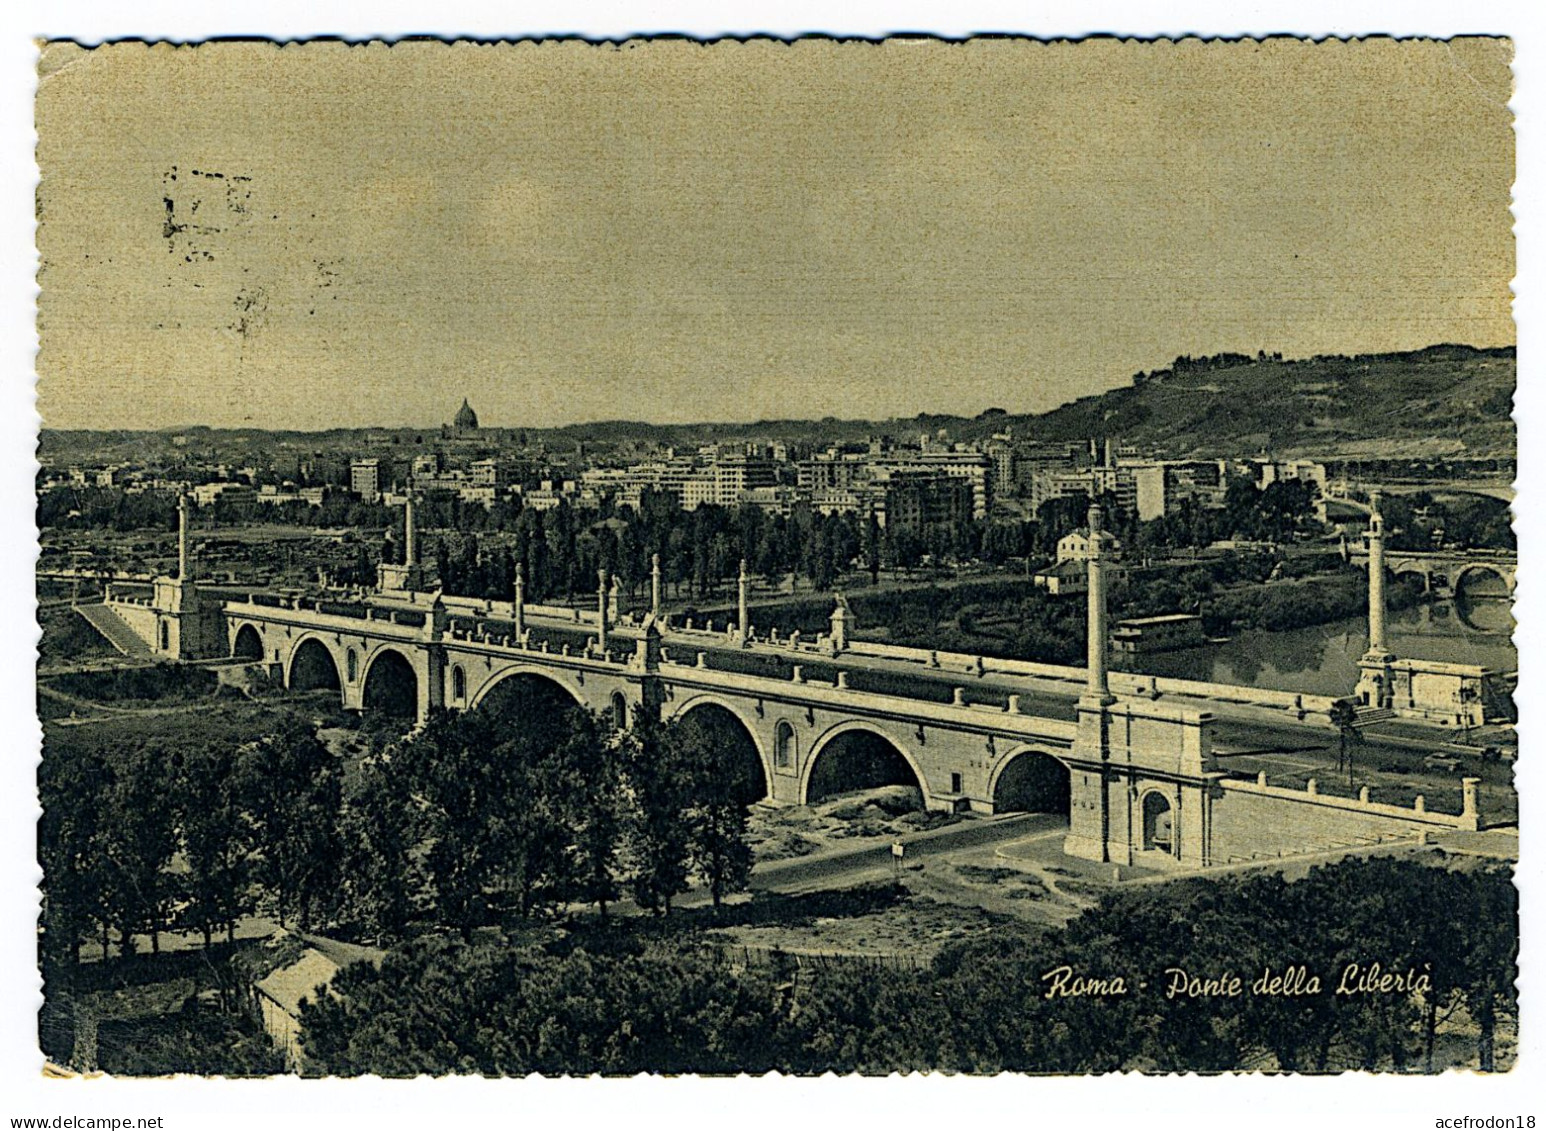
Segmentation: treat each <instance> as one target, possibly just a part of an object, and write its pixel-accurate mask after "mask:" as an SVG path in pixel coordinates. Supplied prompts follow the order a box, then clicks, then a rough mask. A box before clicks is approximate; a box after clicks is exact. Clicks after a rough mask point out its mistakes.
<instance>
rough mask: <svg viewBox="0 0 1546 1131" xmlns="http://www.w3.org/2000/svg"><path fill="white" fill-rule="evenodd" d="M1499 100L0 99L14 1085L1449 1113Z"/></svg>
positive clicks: (169, 67) (938, 83) (1260, 53)
mask: <svg viewBox="0 0 1546 1131" xmlns="http://www.w3.org/2000/svg"><path fill="white" fill-rule="evenodd" d="M1512 60H1513V45H1512V43H1511V42H1510V41H1509V40H1508V39H1506V38H1500V37H1486V36H1477V37H1459V38H1452V39H1448V40H1434V39H1393V38H1378V37H1376V38H1368V39H1359V40H1351V41H1341V40H1322V41H1311V40H1306V39H1296V38H1287V37H1282V38H1269V39H1264V40H1224V41H1203V40H1197V39H1183V40H1167V39H1158V40H1119V39H1114V38H1095V39H1086V40H1073V41H1046V42H1044V41H1038V40H1033V39H1026V38H1013V37H981V38H973V39H967V40H965V41H961V42H945V41H941V40H935V39H929V38H926V37H902V38H892V39H886V40H881V41H837V40H829V39H803V40H796V41H793V42H783V41H775V40H759V39H752V40H748V41H721V42H709V43H704V42H694V41H689V40H682V39H653V40H652V39H640V40H633V41H628V42H618V43H591V42H584V41H578V40H569V41H548V42H508V43H473V42H442V41H405V42H398V43H396V44H392V45H388V44H385V43H359V44H350V43H344V42H326V41H310V42H297V43H289V44H286V45H283V46H280V45H276V44H273V43H268V42H240V41H227V42H209V43H204V44H198V45H173V44H167V43H150V44H147V43H140V42H119V43H110V44H106V45H101V46H96V47H85V46H81V45H77V44H75V43H72V42H64V41H55V42H47V43H43V44H41V45H40V47H39V58H38V64H37V67H38V85H37V94H36V103H35V120H36V130H37V150H36V153H37V163H38V168H39V176H40V181H39V185H38V190H37V230H36V240H37V247H38V253H39V262H40V270H39V274H38V286H39V289H40V293H39V297H38V326H39V337H40V353H39V355H38V359H37V371H38V411H39V413H40V415H41V417H42V431H41V436H40V439H39V446H38V463H39V470H38V473H37V479H36V515H37V526H38V532H39V533H38V537H39V556H38V559H37V603H38V619H39V622H40V625H41V633H42V635H41V641H40V643H39V646H38V653H37V661H36V662H37V709H38V712H39V715H40V719H41V726H42V733H43V753H42V759H41V762H40V764H39V767H38V770H37V786H38V791H39V795H40V798H41V805H42V817H41V822H40V824H39V826H38V837H37V852H38V865H39V868H40V870H41V871H40V874H41V892H42V899H41V919H40V922H39V935H38V938H39V946H38V962H39V969H40V973H41V977H42V980H43V987H44V992H43V1007H42V1010H41V1013H40V1014H39V1018H38V1025H37V1042H38V1045H39V1047H40V1048H41V1051H42V1054H43V1056H44V1057H45V1058H46V1060H47V1062H48V1064H49V1065H50V1066H51V1069H50V1070H51V1071H56V1072H58V1073H59V1074H61V1075H66V1076H72V1075H89V1074H96V1073H102V1074H107V1075H110V1076H130V1077H137V1076H166V1075H171V1074H178V1073H191V1074H195V1075H205V1076H215V1075H219V1076H269V1075H276V1074H284V1073H295V1074H300V1075H303V1076H308V1077H317V1076H336V1077H358V1076H381V1077H404V1076H419V1075H426V1074H427V1075H430V1076H441V1075H446V1074H471V1075H479V1076H486V1077H508V1076H524V1075H529V1074H534V1073H535V1074H543V1075H550V1076H582V1075H593V1074H600V1075H634V1074H640V1073H646V1074H689V1073H690V1074H705V1075H726V1074H730V1075H733V1074H740V1073H751V1074H764V1073H779V1074H786V1075H792V1076H810V1075H816V1074H822V1073H827V1072H835V1073H839V1074H852V1073H858V1074H867V1075H885V1074H890V1073H895V1072H903V1073H906V1072H939V1073H955V1074H973V1075H975V1074H994V1073H1002V1072H1009V1073H1021V1074H1037V1075H1045V1074H1060V1075H1093V1074H1101V1073H1109V1072H1119V1071H1121V1072H1138V1073H1145V1074H1173V1073H1201V1074H1220V1073H1237V1072H1244V1073H1260V1074H1336V1073H1344V1072H1350V1071H1359V1072H1369V1073H1378V1074H1419V1075H1422V1074H1439V1073H1446V1072H1450V1071H1451V1070H1457V1069H1459V1070H1470V1071H1472V1072H1476V1073H1482V1074H1490V1073H1507V1072H1509V1071H1510V1069H1512V1068H1513V1067H1514V1066H1515V1063H1516V1059H1517V1055H1518V1048H1519V1044H1518V1042H1519V1036H1520V1033H1519V1016H1518V1008H1517V996H1516V990H1515V983H1516V976H1517V973H1518V970H1517V966H1518V961H1517V960H1518V953H1519V938H1520V931H1519V897H1518V894H1517V889H1516V887H1515V883H1514V867H1515V863H1516V861H1517V859H1518V855H1519V850H1518V844H1519V838H1518V831H1519V804H1518V798H1517V795H1516V791H1515V788H1514V766H1515V762H1516V759H1517V758H1518V755H1519V746H1518V742H1517V740H1516V734H1515V729H1514V724H1515V721H1516V714H1515V705H1514V692H1515V683H1516V678H1517V672H1518V669H1519V663H1518V660H1517V656H1516V651H1515V647H1514V643H1513V626H1514V621H1513V616H1512V608H1513V604H1512V602H1513V595H1514V592H1515V583H1516V574H1517V571H1518V567H1519V562H1518V555H1517V552H1516V543H1515V534H1514V528H1513V526H1512V523H1511V512H1510V508H1511V504H1512V503H1513V501H1514V481H1515V476H1516V455H1517V444H1516V432H1515V426H1514V421H1513V418H1512V410H1513V404H1514V395H1515V386H1516V379H1517V370H1516V357H1515V326H1514V321H1513V318H1512V314H1511V305H1510V304H1511V293H1510V281H1511V279H1512V278H1513V276H1514V267H1515V255H1514V241H1513V234H1512V224H1513V218H1512V216H1511V213H1510V200H1511V198H1510V193H1511V189H1512V186H1513V181H1514V133H1513V128H1514V121H1513V116H1512V114H1511V112H1510V109H1509V102H1510V98H1511V95H1512V76H1511V72H1510V66H1511V63H1512ZM1526 1114H1529V1113H1526ZM1510 1118H1512V1116H1510ZM1519 1118H1520V1119H1523V1118H1524V1116H1523V1115H1521V1116H1520V1117H1519ZM1531 1118H1532V1120H1533V1116H1531ZM1414 1125H1415V1124H1414ZM1533 1125H1534V1124H1533V1122H1531V1123H1530V1124H1529V1126H1533ZM1473 1126H1479V1125H1476V1124H1473ZM1495 1126H1498V1127H1502V1126H1504V1124H1496V1125H1495ZM1509 1126H1518V1127H1525V1126H1526V1124H1525V1123H1523V1122H1520V1123H1518V1124H1511V1125H1509Z"/></svg>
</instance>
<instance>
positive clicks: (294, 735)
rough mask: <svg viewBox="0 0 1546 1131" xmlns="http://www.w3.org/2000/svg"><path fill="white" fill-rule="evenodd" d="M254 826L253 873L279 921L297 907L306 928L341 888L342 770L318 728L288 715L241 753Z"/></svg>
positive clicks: (244, 795)
mask: <svg viewBox="0 0 1546 1131" xmlns="http://www.w3.org/2000/svg"><path fill="white" fill-rule="evenodd" d="M238 772H239V774H240V775H241V792H242V801H243V803H244V806H245V808H246V812H247V819H248V821H249V823H250V825H251V828H252V835H253V847H254V849H255V859H254V862H253V863H254V875H255V878H256V879H257V880H258V881H259V882H260V883H262V884H263V885H264V886H265V887H267V888H268V890H269V891H270V892H271V893H272V895H273V897H274V906H275V911H276V914H277V917H278V919H279V923H280V925H281V926H283V925H284V924H285V923H286V921H287V915H288V913H289V912H290V911H291V910H294V912H295V913H296V916H297V918H298V919H299V920H300V925H301V927H302V929H306V928H307V927H309V925H310V923H311V919H312V913H313V911H314V910H316V908H317V906H318V904H319V903H320V902H321V901H322V900H323V899H325V898H326V897H328V896H330V895H332V894H333V893H334V892H336V890H337V882H338V874H339V872H338V870H339V865H340V862H341V857H342V852H343V850H342V844H341V843H340V840H339V832H338V830H339V823H340V806H341V793H340V775H339V767H338V760H337V758H336V757H335V756H334V755H333V754H332V753H330V752H329V751H328V749H327V747H326V746H325V745H323V743H322V741H321V739H319V738H318V737H317V734H316V731H315V730H313V729H312V728H311V727H309V726H306V725H304V724H301V723H299V722H290V723H288V724H287V725H286V726H285V727H284V729H282V730H281V731H279V732H278V733H276V734H272V735H268V736H266V737H264V738H263V739H262V740H260V741H259V742H257V743H256V744H254V745H253V746H251V747H249V748H247V749H246V750H245V751H244V752H243V754H242V756H241V759H240V761H239V764H238Z"/></svg>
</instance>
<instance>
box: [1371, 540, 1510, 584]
mask: <svg viewBox="0 0 1546 1131" xmlns="http://www.w3.org/2000/svg"><path fill="white" fill-rule="evenodd" d="M1348 560H1349V561H1351V562H1353V563H1355V564H1357V565H1360V566H1363V567H1365V568H1367V567H1368V564H1369V550H1368V548H1367V547H1366V546H1360V547H1350V548H1349V550H1348ZM1385 568H1386V570H1387V571H1388V572H1389V573H1390V574H1391V575H1392V576H1393V577H1402V576H1408V577H1417V578H1419V579H1420V580H1421V581H1422V583H1423V590H1424V592H1427V591H1430V590H1432V589H1433V588H1434V587H1435V582H1437V583H1438V585H1439V587H1442V588H1445V589H1448V590H1449V591H1450V592H1452V593H1460V592H1463V591H1464V589H1465V586H1466V582H1467V581H1474V580H1478V579H1480V578H1482V577H1488V576H1490V577H1493V578H1496V579H1497V580H1499V581H1501V582H1502V583H1503V586H1504V588H1505V590H1506V591H1507V593H1508V595H1509V596H1513V594H1514V585H1515V575H1516V573H1517V571H1518V568H1519V555H1518V554H1517V553H1512V552H1509V551H1505V550H1432V551H1423V550H1419V551H1404V550H1386V551H1385Z"/></svg>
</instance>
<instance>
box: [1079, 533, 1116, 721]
mask: <svg viewBox="0 0 1546 1131" xmlns="http://www.w3.org/2000/svg"><path fill="white" fill-rule="evenodd" d="M1101 518H1102V515H1101V509H1100V506H1099V505H1098V504H1097V505H1092V506H1091V507H1090V513H1089V524H1090V552H1089V558H1088V560H1087V562H1086V573H1087V576H1088V583H1089V625H1088V630H1089V641H1088V646H1087V649H1086V652H1087V661H1086V671H1087V678H1086V680H1085V689H1084V698H1085V699H1087V700H1089V701H1091V702H1092V703H1096V704H1099V705H1101V706H1105V705H1106V704H1108V703H1112V702H1114V701H1115V699H1114V696H1113V695H1112V694H1111V684H1110V680H1109V678H1108V676H1107V671H1106V651H1107V648H1108V641H1107V639H1106V637H1107V626H1106V569H1105V562H1104V558H1105V554H1106V547H1107V545H1108V540H1109V538H1110V535H1108V534H1107V533H1106V532H1105V531H1104V530H1103V529H1102V528H1101Z"/></svg>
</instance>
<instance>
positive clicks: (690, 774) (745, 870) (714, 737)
mask: <svg viewBox="0 0 1546 1131" xmlns="http://www.w3.org/2000/svg"><path fill="white" fill-rule="evenodd" d="M733 725H734V724H726V725H725V726H720V725H718V722H717V720H708V721H706V720H705V719H704V718H703V717H702V713H701V712H700V713H699V714H696V715H688V716H687V717H685V718H683V719H681V720H678V721H676V722H673V723H669V724H667V726H666V727H665V731H664V735H663V741H664V743H665V744H666V745H668V746H671V747H672V748H673V749H672V753H671V756H670V757H669V759H668V761H670V762H672V763H673V764H674V765H676V766H678V767H680V772H682V773H683V774H684V775H685V776H686V780H687V782H688V808H687V810H686V814H685V816H686V824H687V830H688V838H687V847H688V858H689V860H690V861H691V864H692V868H693V871H694V872H696V873H697V875H698V876H699V878H700V879H702V880H703V882H704V883H705V884H706V885H707V886H708V889H709V895H710V897H711V898H712V899H713V901H714V906H715V907H716V908H718V907H719V906H720V904H721V902H722V901H723V900H724V897H725V896H726V895H728V894H730V893H731V892H735V891H741V890H744V889H745V887H746V882H747V880H748V879H750V877H751V869H752V852H751V847H750V846H749V845H748V844H747V841H746V829H747V820H746V816H747V815H746V806H747V798H748V797H754V796H758V795H759V793H760V790H759V789H758V785H759V784H760V783H754V782H752V781H750V780H748V773H747V768H746V763H745V762H744V761H742V760H741V759H740V758H738V757H737V756H736V755H737V753H738V750H739V745H738V743H737V741H736V739H737V738H738V737H739V736H738V735H734V734H727V733H725V730H726V729H728V726H733Z"/></svg>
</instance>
